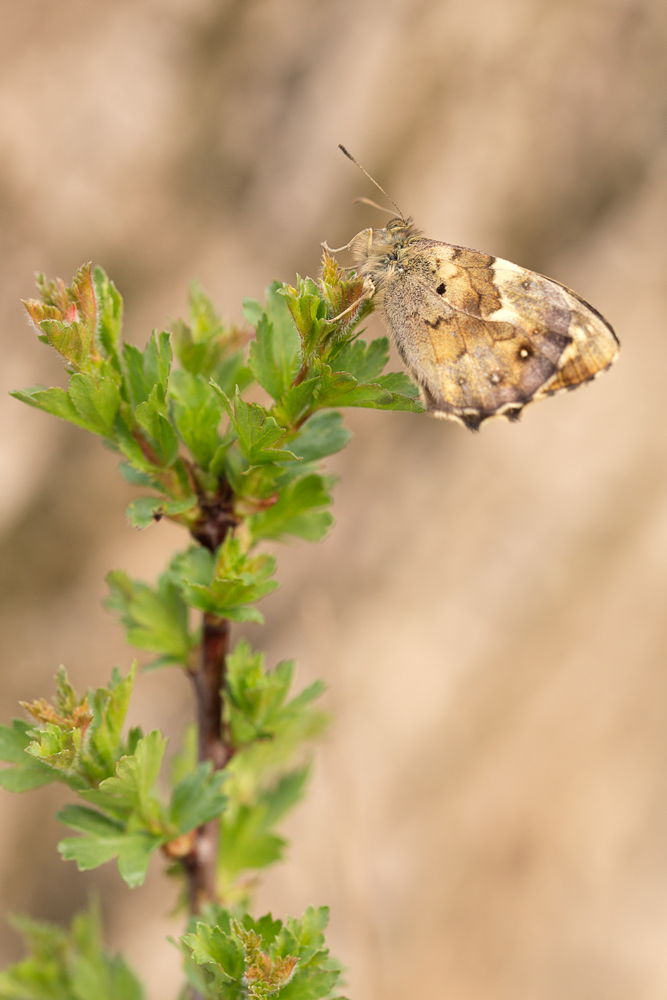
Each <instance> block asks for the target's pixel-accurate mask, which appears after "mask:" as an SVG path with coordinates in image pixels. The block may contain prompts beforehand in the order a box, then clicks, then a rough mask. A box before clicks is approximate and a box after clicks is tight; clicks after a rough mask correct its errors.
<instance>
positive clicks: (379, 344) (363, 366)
mask: <svg viewBox="0 0 667 1000" xmlns="http://www.w3.org/2000/svg"><path fill="white" fill-rule="evenodd" d="M388 361H389V339H388V338H387V337H378V339H377V340H373V341H371V343H370V344H368V346H367V345H366V341H365V340H353V341H351V342H348V343H344V344H343V345H342V346H341V348H340V349H339V350H337V351H335V352H332V354H331V355H330V357H329V364H330V365H331V369H332V371H335V372H349V373H350V375H354V377H355V378H356V379H357V381H358V382H369V381H372V380H374V379H376V378H377V376H378V375H380V374H382V371H383V369H384V367H385V365H386V364H387V362H388Z"/></svg>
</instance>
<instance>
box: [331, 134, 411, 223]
mask: <svg viewBox="0 0 667 1000" xmlns="http://www.w3.org/2000/svg"><path fill="white" fill-rule="evenodd" d="M338 148H339V149H340V151H341V152H342V153H345V155H346V156H347V158H348V160H352V162H353V163H354V164H355V166H357V167H359V169H360V170H361V172H362V174H365V175H366V177H368V179H369V181H370V182H371V184H375V187H376V188H377V189H378V191H382V194H383V195H384V196H385V198H386V199H387V201H389V202H391V204H392V205H393V206H394V208H395V209H396V211H397V212H398V217H399V219H404V218H405V216H404V215H403V213H402V212H401V210H400V208H399V207H398V205H397V204H396V202H395V201H394V199H393V198H390V197H389V195H388V194H387V192H386V191H385V189H384V188H383V187H382V185H381V184H378V182H377V181H376V180H375V178H374V177H371V175H370V174H369V173H368V171H367V170H365V169H364V168H363V167H362V165H361V164H360V163H359V161H358V160H355V158H354V157H353V156H352V153H348V151H347V150H346V148H345V146H343V145H342V144H341V143H338ZM377 207H378V208H379V207H380V206H379V205H378V206H377Z"/></svg>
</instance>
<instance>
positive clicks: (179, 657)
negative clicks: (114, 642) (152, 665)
mask: <svg viewBox="0 0 667 1000" xmlns="http://www.w3.org/2000/svg"><path fill="white" fill-rule="evenodd" d="M107 583H108V585H109V589H110V591H111V593H110V596H109V598H108V599H107V601H106V606H107V608H109V610H110V611H112V612H114V613H115V614H117V615H119V616H120V618H121V621H122V622H123V624H124V625H125V627H126V629H127V641H128V642H129V643H130V644H131V645H133V646H137V647H138V648H139V649H145V650H147V651H148V652H151V653H158V654H159V655H160V658H161V662H162V663H180V664H182V665H183V666H187V665H188V663H189V661H190V654H191V651H192V649H193V648H194V647H195V646H196V645H197V643H198V641H199V637H198V635H197V633H196V632H194V633H191V632H190V630H189V627H188V624H189V623H188V608H187V605H186V603H185V601H184V600H183V597H182V595H181V592H180V590H179V588H178V587H177V586H176V585H175V584H174V582H173V580H172V579H171V577H170V571H167V573H164V574H163V575H162V576H161V577H160V579H159V581H158V586H157V588H156V589H154V588H152V587H149V586H148V585H147V584H145V583H141V582H140V581H138V580H131V579H130V577H129V576H127V574H126V573H123V572H122V571H120V570H116V571H114V572H112V573H109V575H108V576H107Z"/></svg>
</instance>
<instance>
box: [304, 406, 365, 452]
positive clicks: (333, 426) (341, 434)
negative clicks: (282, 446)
mask: <svg viewBox="0 0 667 1000" xmlns="http://www.w3.org/2000/svg"><path fill="white" fill-rule="evenodd" d="M351 437H352V435H351V433H350V431H348V429H347V428H346V427H344V426H343V418H342V416H341V415H340V413H337V412H336V411H335V410H321V411H320V412H319V413H314V414H313V416H312V417H309V419H308V420H307V421H306V422H305V424H304V425H303V427H302V428H301V430H300V431H299V433H298V435H297V437H295V438H293V439H292V441H290V449H291V451H293V452H294V454H295V455H296V456H297V457H298V458H301V459H303V461H304V462H313V461H315V460H316V459H318V458H324V457H325V456H326V455H333V454H335V453H336V452H337V451H341V449H342V448H344V447H345V445H346V444H347V443H348V441H349V440H350V438H351Z"/></svg>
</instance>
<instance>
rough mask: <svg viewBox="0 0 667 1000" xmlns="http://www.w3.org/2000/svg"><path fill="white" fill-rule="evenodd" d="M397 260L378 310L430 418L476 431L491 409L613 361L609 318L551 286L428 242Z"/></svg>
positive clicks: (519, 402)
mask: <svg viewBox="0 0 667 1000" xmlns="http://www.w3.org/2000/svg"><path fill="white" fill-rule="evenodd" d="M401 256H402V259H401V258H399V262H398V263H397V265H396V266H395V267H393V268H391V270H390V271H388V272H387V274H386V276H385V279H384V280H383V282H382V284H381V302H382V307H383V311H384V314H385V318H386V321H387V324H388V325H389V327H390V329H391V331H392V333H393V335H394V338H395V340H396V343H397V346H398V349H399V352H400V353H401V356H402V357H403V360H404V362H405V364H406V367H407V368H408V370H409V371H410V373H411V375H412V376H413V378H414V379H415V380H416V381H417V383H418V384H419V386H420V389H421V396H422V401H423V402H424V405H425V406H426V408H427V409H428V410H430V411H431V412H433V413H434V414H435V415H436V416H443V417H451V418H453V419H455V420H459V421H460V422H462V423H464V424H466V425H467V426H468V427H473V428H476V427H478V426H479V424H480V423H481V422H482V421H483V420H485V419H487V418H488V417H491V416H495V415H497V414H504V415H506V416H509V417H514V418H516V417H517V416H518V415H519V414H520V412H521V410H522V408H523V407H524V406H525V405H526V404H527V403H530V402H531V401H532V400H535V399H540V398H541V397H542V396H545V395H550V394H552V393H554V392H558V391H560V390H562V389H571V388H574V387H575V386H577V385H580V384H581V383H582V382H586V381H588V380H589V379H592V378H594V377H595V376H596V375H597V374H599V373H600V372H601V371H604V370H605V369H606V368H608V367H609V365H610V364H612V363H613V361H615V359H616V356H617V354H618V341H617V339H616V336H615V334H614V331H613V330H612V328H611V327H610V326H609V324H608V323H607V322H606V321H605V320H604V319H603V318H602V316H600V314H599V313H597V312H596V311H595V310H594V309H593V308H592V307H591V306H589V305H588V303H586V302H584V301H583V299H581V298H579V296H578V295H576V294H575V293H574V292H572V291H570V289H568V288H566V287H565V286H563V285H560V284H559V283H558V282H555V281H551V280H550V279H549V278H545V277H543V276H542V275H540V274H536V273H535V272H533V271H527V270H526V269H525V268H522V267H519V266H518V265H516V264H512V263H510V262H509V261H505V260H502V259H500V258H495V257H491V256H489V255H488V254H482V253H477V252H476V251H474V250H467V249H465V248H462V247H455V246H452V245H450V244H448V243H440V242H437V241H435V240H423V239H422V240H419V241H418V242H414V243H412V244H411V245H409V246H407V247H406V248H405V255H404V256H403V255H401Z"/></svg>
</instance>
